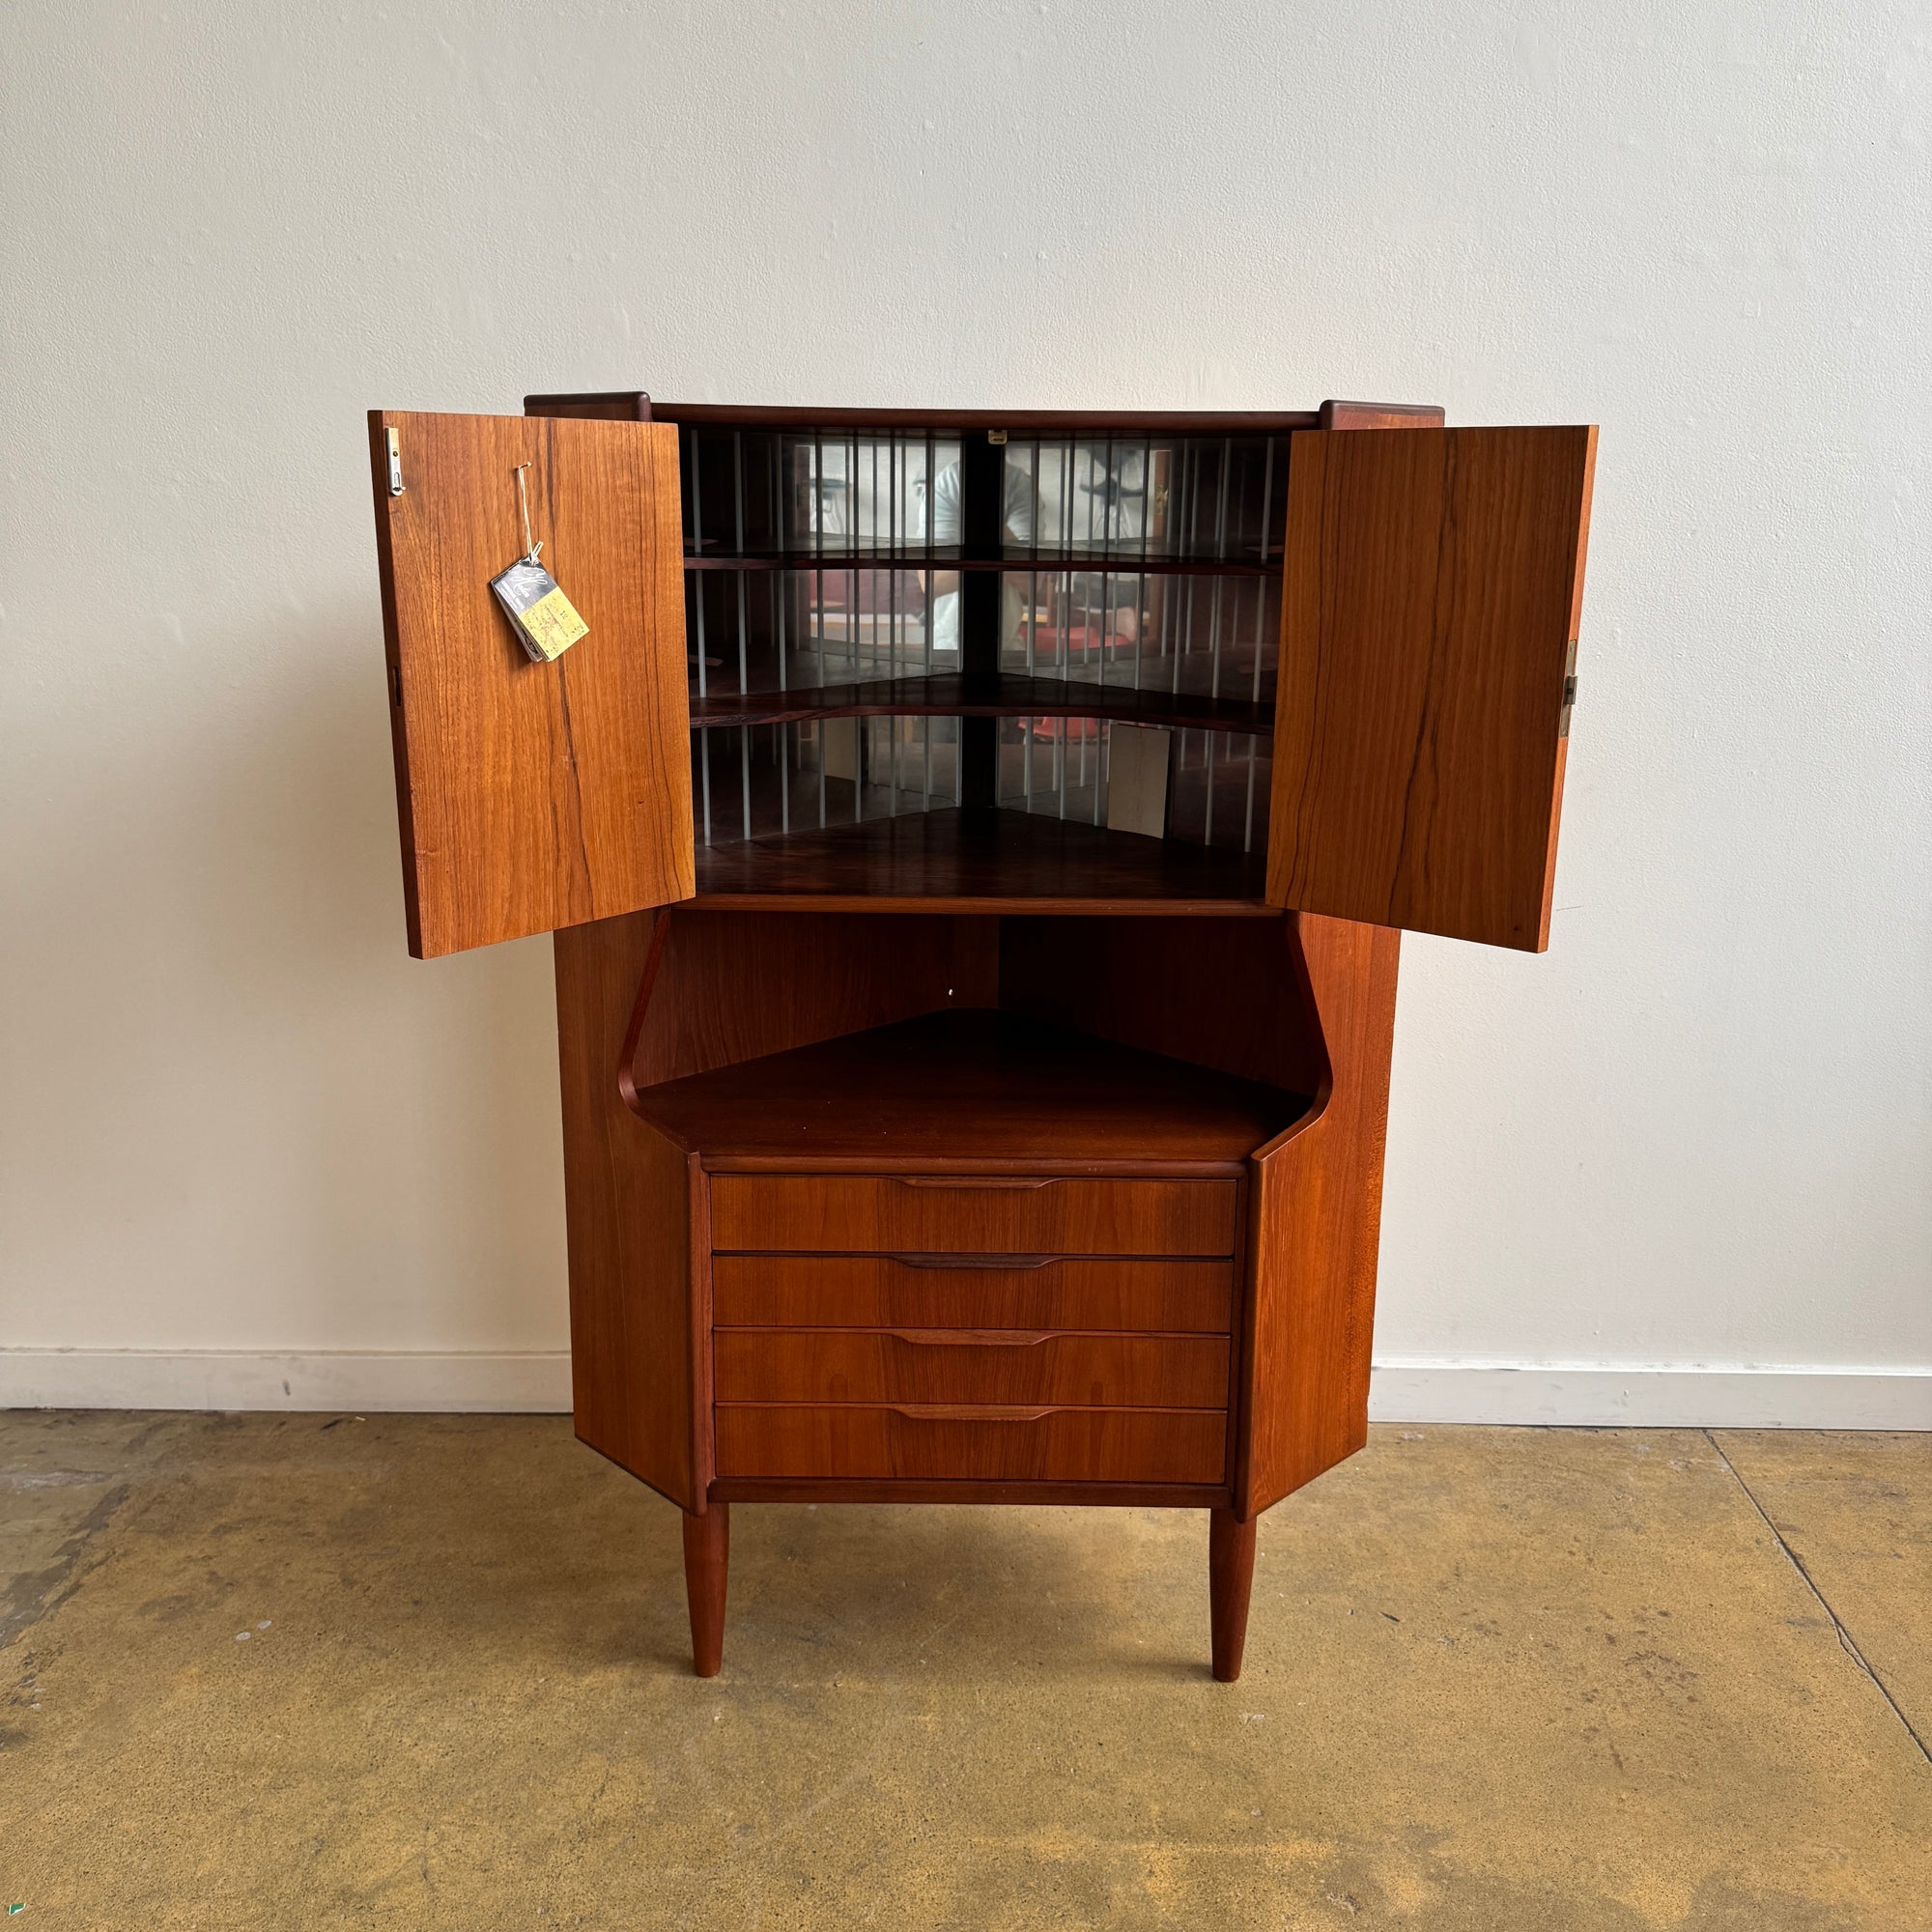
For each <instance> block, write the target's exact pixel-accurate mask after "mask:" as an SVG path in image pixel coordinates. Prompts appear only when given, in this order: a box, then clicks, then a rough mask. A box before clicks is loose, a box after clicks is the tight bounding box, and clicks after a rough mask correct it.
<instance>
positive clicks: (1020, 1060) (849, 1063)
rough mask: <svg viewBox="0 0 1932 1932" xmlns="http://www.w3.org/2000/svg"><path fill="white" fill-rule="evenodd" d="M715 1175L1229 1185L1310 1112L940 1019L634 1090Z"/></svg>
mask: <svg viewBox="0 0 1932 1932" xmlns="http://www.w3.org/2000/svg"><path fill="white" fill-rule="evenodd" d="M632 1104H633V1105H634V1106H635V1107H636V1109H637V1111H638V1112H639V1114H641V1115H642V1116H643V1117H644V1119H645V1120H647V1121H649V1122H651V1123H652V1124H653V1125H655V1126H657V1127H659V1128H660V1129H662V1130H663V1131H665V1132H667V1133H668V1134H670V1135H671V1136H673V1137H674V1138H675V1139H677V1140H679V1141H682V1142H683V1143H684V1144H685V1145H686V1146H689V1147H697V1148H702V1149H703V1150H704V1154H705V1165H706V1166H707V1167H709V1168H712V1169H721V1168H722V1169H730V1168H733V1167H752V1168H768V1167H770V1166H772V1165H773V1164H774V1163H775V1162H782V1163H784V1164H785V1165H786V1166H788V1167H794V1168H804V1169H819V1170H824V1169H833V1170H836V1169H838V1168H841V1167H843V1168H857V1169H860V1170H862V1171H867V1172H870V1171H872V1170H874V1169H877V1168H878V1167H880V1166H881V1165H882V1164H883V1165H885V1166H887V1167H911V1168H913V1169H915V1170H917V1168H918V1167H919V1165H920V1164H921V1163H924V1164H926V1165H928V1166H944V1167H945V1168H947V1169H948V1170H952V1171H957V1170H958V1169H960V1168H962V1167H972V1166H975V1165H978V1164H980V1163H985V1164H988V1165H994V1164H997V1166H998V1167H999V1168H1001V1169H1004V1170H1006V1171H1008V1172H1009V1173H1010V1172H1013V1171H1015V1170H1018V1171H1025V1170H1027V1169H1030V1168H1033V1167H1035V1166H1039V1165H1045V1166H1051V1167H1057V1168H1060V1169H1061V1170H1063V1171H1064V1170H1066V1169H1072V1170H1074V1171H1076V1172H1079V1171H1085V1172H1088V1173H1105V1172H1107V1171H1108V1170H1109V1169H1110V1168H1115V1169H1120V1168H1124V1169H1126V1170H1127V1171H1130V1172H1145V1171H1146V1170H1147V1168H1148V1167H1149V1166H1150V1165H1156V1166H1158V1167H1160V1168H1161V1169H1162V1170H1163V1171H1165V1172H1167V1173H1170V1174H1172V1173H1190V1172H1191V1173H1208V1174H1239V1173H1241V1172H1243V1171H1244V1170H1245V1167H1246V1163H1247V1160H1248V1158H1249V1156H1250V1155H1251V1154H1253V1153H1254V1151H1256V1150H1257V1149H1258V1148H1261V1147H1264V1146H1265V1145H1266V1143H1267V1142H1269V1141H1270V1140H1272V1139H1273V1138H1274V1137H1275V1136H1276V1135H1277V1134H1279V1133H1281V1132H1283V1131H1284V1130H1285V1129H1286V1128H1288V1127H1290V1126H1293V1123H1294V1122H1296V1121H1297V1120H1299V1119H1300V1118H1301V1117H1302V1115H1304V1114H1305V1113H1306V1112H1307V1111H1308V1107H1309V1104H1310V1102H1309V1101H1308V1099H1307V1098H1306V1096H1304V1095H1302V1094H1291V1093H1286V1092H1283V1091H1281V1090H1279V1089H1276V1088H1273V1087H1267V1086H1264V1085H1262V1084H1260V1083H1259V1082H1256V1081H1252V1080H1237V1079H1236V1078H1234V1077H1233V1076H1232V1075H1230V1074H1226V1073H1217V1072H1215V1071H1213V1070H1212V1069H1211V1068H1209V1067H1206V1066H1199V1065H1190V1064H1189V1063H1187V1062H1184V1061H1179V1060H1170V1059H1168V1058H1166V1057H1165V1056H1163V1055H1160V1054H1154V1053H1148V1052H1145V1051H1142V1050H1141V1049H1139V1048H1136V1047H1131V1046H1121V1045H1117V1044H1115V1043H1114V1042H1112V1041H1109V1040H1105V1039H1099V1038H1095V1037H1093V1036H1092V1035H1089V1034H1083V1033H1076V1032H1074V1031H1072V1030H1071V1029H1069V1028H1066V1027H1064V1026H1057V1025H1054V1024H1051V1023H1049V1022H1046V1021H1043V1020H1040V1019H1037V1018H1033V1017H1030V1016H1028V1015H1026V1014H1023V1013H1017V1012H1009V1011H1001V1010H997V1009H988V1008H965V1009H960V1008H953V1009H943V1010H941V1011H938V1012H933V1013H928V1014H926V1015H925V1016H924V1017H923V1018H921V1019H915V1020H904V1021H900V1022H899V1023H897V1024H896V1025H892V1026H883V1027H875V1028H872V1029H869V1030H868V1031H867V1032H864V1033H857V1034H847V1035H844V1036H842V1037H839V1038H837V1039H830V1040H825V1041H823V1042H821V1043H820V1044H818V1045H815V1046H805V1047H795V1048H793V1049H791V1050H790V1051H789V1052H784V1053H775V1054H770V1055H767V1056H765V1057H764V1058H762V1059H758V1060H750V1061H741V1062H739V1063H738V1064H736V1065H730V1066H722V1067H719V1068H716V1069H715V1070H713V1071H712V1072H709V1073H699V1074H693V1075H690V1076H688V1077H687V1078H685V1079H682V1080H672V1081H668V1082H666V1083H665V1084H663V1085H660V1086H654V1087H646V1088H644V1089H642V1090H641V1091H640V1092H639V1094H638V1095H637V1097H636V1099H635V1100H634V1101H633V1102H632Z"/></svg>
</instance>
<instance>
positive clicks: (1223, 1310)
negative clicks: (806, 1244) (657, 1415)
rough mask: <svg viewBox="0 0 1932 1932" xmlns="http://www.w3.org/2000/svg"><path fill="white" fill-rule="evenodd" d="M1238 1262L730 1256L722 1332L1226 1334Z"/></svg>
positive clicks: (719, 1282) (715, 1273) (722, 1290)
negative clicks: (749, 1328)
mask: <svg viewBox="0 0 1932 1932" xmlns="http://www.w3.org/2000/svg"><path fill="white" fill-rule="evenodd" d="M1234 1293H1235V1270H1234V1267H1233V1265H1232V1264H1230V1263H1228V1262H1187V1261H1084V1260H1080V1259H1078V1258H1073V1259H1068V1258H1065V1257H1062V1256H1053V1255H720V1256H719V1257H718V1258H717V1259H716V1260H715V1261H714V1262H713V1263H712V1264H711V1294H712V1319H713V1320H714V1321H717V1322H718V1323H719V1325H720V1326H721V1327H723V1326H728V1325H730V1324H732V1323H752V1324H756V1325H765V1326H771V1327H779V1328H1110V1329H1136V1328H1157V1329H1165V1330H1168V1331H1170V1332H1176V1331H1184V1332H1190V1333H1196V1334H1208V1335H1225V1334H1227V1333H1228V1332H1229V1331H1230V1328H1231V1326H1232V1322H1231V1320H1230V1318H1231V1316H1232V1313H1233V1304H1234Z"/></svg>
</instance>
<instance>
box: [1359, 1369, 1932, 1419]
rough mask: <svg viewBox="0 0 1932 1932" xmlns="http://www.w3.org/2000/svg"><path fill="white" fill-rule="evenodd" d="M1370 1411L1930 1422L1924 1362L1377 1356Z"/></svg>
mask: <svg viewBox="0 0 1932 1932" xmlns="http://www.w3.org/2000/svg"><path fill="white" fill-rule="evenodd" d="M1369 1419H1370V1420H1371V1421H1372V1422H1497V1423H1517V1424H1530V1425H1542V1426H1546V1427H1561V1428H1567V1429H1697V1428H1710V1429H1932V1368H1907V1369H1847V1368H1790V1367H1777V1368H1745V1367H1723V1368H1719V1367H1712V1366H1705V1365H1701V1364H1698V1365H1690V1366H1686V1367H1678V1366H1676V1365H1674V1364H1668V1363H1664V1364H1659V1363H1630V1364H1625V1363H1618V1362H1445V1361H1390V1362H1378V1363H1377V1364H1376V1367H1375V1373H1374V1376H1373V1377H1372V1378H1371V1380H1370V1383H1369Z"/></svg>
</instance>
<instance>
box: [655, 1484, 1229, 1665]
mask: <svg viewBox="0 0 1932 1932" xmlns="http://www.w3.org/2000/svg"><path fill="white" fill-rule="evenodd" d="M689 1547H690V1546H689V1545H688V1544H687V1545H686V1548H689ZM1254 1580H1255V1520H1254V1518H1253V1517H1250V1518H1249V1519H1248V1520H1247V1521H1246V1522H1236V1520H1235V1512H1234V1511H1233V1510H1231V1509H1217V1510H1215V1511H1214V1512H1213V1514H1212V1515H1211V1516H1210V1517H1209V1518H1208V1610H1209V1614H1210V1615H1211V1617H1212V1619H1213V1625H1214V1681H1215V1682H1216V1683H1217V1684H1232V1683H1233V1682H1234V1681H1235V1680H1236V1678H1237V1677H1238V1676H1239V1675H1240V1674H1241V1651H1242V1649H1243V1648H1244V1646H1245V1645H1246V1643H1247V1640H1248V1592H1249V1590H1250V1589H1251V1588H1252V1586H1253V1584H1254ZM694 1614H695V1612H694Z"/></svg>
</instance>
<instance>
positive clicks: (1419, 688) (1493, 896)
mask: <svg viewBox="0 0 1932 1932" xmlns="http://www.w3.org/2000/svg"><path fill="white" fill-rule="evenodd" d="M1596 448H1597V432H1596V430H1595V429H1594V428H1576V429H1558V428H1546V429H1401V430H1391V431H1389V432H1388V433H1386V434H1381V435H1364V434H1361V433H1360V432H1357V431H1348V430H1333V431H1312V432H1304V433H1302V434H1300V435H1297V436H1296V437H1295V438H1294V439H1293V443H1292V445H1291V451H1290V458H1289V488H1288V534H1287V545H1286V554H1285V564H1284V579H1283V590H1282V631H1281V670H1280V684H1279V688H1278V696H1277V700H1276V713H1275V737H1274V775H1273V796H1272V812H1271V817H1270V827H1269V834H1268V871H1267V895H1268V898H1269V899H1270V900H1271V901H1272V902H1273V903H1274V904H1276V905H1285V906H1293V907H1295V908H1297V909H1298V910H1300V911H1303V912H1313V913H1326V914H1330V915H1332V916H1334V917H1337V918H1341V919H1351V920H1360V921H1364V922H1366V923H1370V924H1374V925H1391V926H1402V927H1406V929H1407V930H1409V931H1412V932H1435V933H1442V934H1445V935H1447V936H1448V937H1450V938H1454V939H1473V940H1480V941H1483V942H1485V943H1487V944H1489V945H1492V946H1510V947H1517V948H1520V949H1521V950H1523V951H1525V952H1541V951H1542V950H1543V949H1544V948H1545V947H1546V946H1547V945H1548V943H1549V895H1550V888H1551V884H1552V882H1553V878H1554V873H1555V866H1556V828H1557V820H1558V814H1559V811H1560V809H1561V805H1562V797H1563V769H1564V762H1565V758H1566V755H1567V752H1568V737H1569V727H1570V705H1571V701H1572V699H1573V698H1574V696H1575V685H1574V682H1573V680H1574V676H1575V671H1576V642H1577V615H1578V609H1579V605H1580V602H1581V598H1582V588H1583V554H1584V545H1585V540H1586V537H1587V534H1588V527H1589V520H1590V488H1591V477H1592V471H1593V469H1594V466H1595V460H1596Z"/></svg>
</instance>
